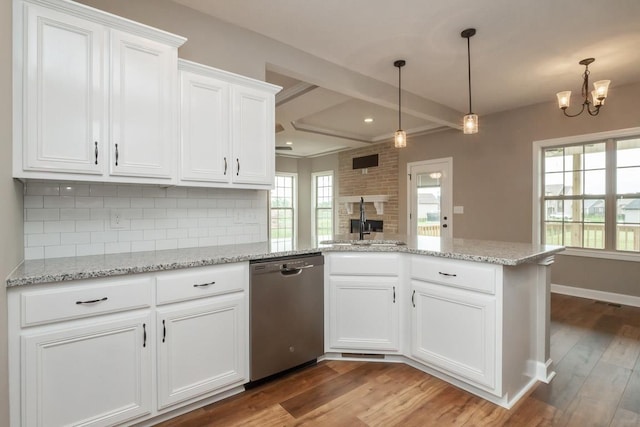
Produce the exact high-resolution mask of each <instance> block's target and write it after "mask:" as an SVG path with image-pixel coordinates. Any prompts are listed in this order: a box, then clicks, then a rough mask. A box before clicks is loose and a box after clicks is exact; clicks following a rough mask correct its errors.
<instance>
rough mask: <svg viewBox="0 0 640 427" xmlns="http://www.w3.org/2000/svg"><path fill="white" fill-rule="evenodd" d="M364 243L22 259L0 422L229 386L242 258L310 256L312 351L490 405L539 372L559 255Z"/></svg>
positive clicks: (115, 416) (240, 310)
mask: <svg viewBox="0 0 640 427" xmlns="http://www.w3.org/2000/svg"><path fill="white" fill-rule="evenodd" d="M372 237H374V239H373V240H369V241H366V242H355V243H357V244H352V243H354V242H351V241H349V236H347V237H346V239H338V240H339V241H337V242H334V243H331V244H327V245H321V246H319V247H310V248H302V249H297V250H294V251H284V252H283V251H273V250H271V248H270V247H269V244H268V243H266V242H263V243H255V244H242V245H231V246H218V247H209V248H191V249H181V250H167V251H156V252H141V253H127V254H114V255H103V256H87V257H75V258H60V259H48V260H33V261H26V262H25V263H23V264H22V265H21V266H19V267H18V268H17V269H16V271H15V272H14V273H13V274H12V275H11V276H10V277H9V278H8V279H7V292H8V305H9V307H8V311H9V358H10V375H11V377H10V384H11V390H10V408H11V420H12V421H11V423H12V425H14V426H18V425H23V424H29V423H31V422H36V420H37V419H41V417H43V416H44V417H48V418H49V419H54V420H57V421H59V422H60V424H68V423H76V422H80V421H82V422H84V423H86V425H111V424H114V423H115V424H119V425H131V424H139V423H140V424H141V425H152V424H153V423H155V422H158V421H159V420H161V419H166V418H169V417H172V416H175V415H177V414H179V413H183V412H185V411H188V410H192V409H195V408H197V407H201V406H203V405H205V404H209V403H211V402H215V401H216V400H220V399H223V398H225V397H228V396H230V395H232V394H235V393H239V392H242V391H243V390H244V388H243V385H244V384H245V383H246V382H248V380H249V372H248V371H249V367H248V353H249V345H248V338H249V331H248V319H249V310H248V305H247V295H248V289H249V287H248V284H249V274H248V264H249V261H252V260H259V259H269V258H277V257H282V256H289V255H299V254H308V253H318V252H322V253H323V254H324V255H325V259H326V264H325V286H324V288H325V289H324V295H325V356H324V357H326V358H333V359H343V358H347V359H352V358H358V359H363V360H374V361H387V362H402V363H407V364H410V365H411V366H414V367H416V368H418V369H421V370H423V371H425V372H428V373H430V374H432V375H435V376H438V377H440V378H442V379H444V380H445V381H448V382H450V383H453V384H455V385H457V386H459V387H460V388H463V389H465V390H468V391H470V392H472V393H475V394H477V395H479V396H481V397H483V398H485V399H487V400H490V401H492V402H494V403H497V404H499V405H501V406H504V407H510V406H512V405H513V404H514V403H515V402H516V401H517V400H518V399H519V398H520V397H521V396H522V395H523V394H524V393H526V391H527V390H529V389H530V388H531V387H532V386H533V385H534V384H535V383H536V381H538V380H541V381H549V380H550V379H551V378H552V376H553V371H552V364H551V360H550V359H549V332H548V326H549V266H550V265H551V263H552V262H553V255H554V254H555V253H557V252H559V251H561V250H562V249H563V248H562V247H557V246H539V245H530V244H519V243H504V242H487V241H477V240H465V239H453V240H451V241H446V240H440V239H435V238H426V239H423V238H419V239H413V240H411V239H409V240H406V241H402V243H404V244H399V243H400V242H398V241H392V240H396V239H395V238H393V239H392V238H391V237H390V236H386V237H383V236H372ZM405 239H406V238H405ZM229 331H232V332H229ZM356 354H357V356H356ZM115 355H117V356H118V357H114V356H115ZM194 357H195V358H196V359H197V360H198V361H199V362H200V363H194V362H193V361H194ZM67 360H74V361H77V362H72V363H66V361H67ZM112 368H113V372H111V369H112ZM95 372H99V374H98V375H94V373H95ZM78 373H80V374H78ZM106 378H108V379H109V381H107V382H105V379H106ZM69 396H72V397H73V399H70V397H69ZM96 396H97V397H99V399H97V398H96ZM78 400H80V401H82V403H83V404H82V405H77V404H75V403H73V404H69V402H76V401H78Z"/></svg>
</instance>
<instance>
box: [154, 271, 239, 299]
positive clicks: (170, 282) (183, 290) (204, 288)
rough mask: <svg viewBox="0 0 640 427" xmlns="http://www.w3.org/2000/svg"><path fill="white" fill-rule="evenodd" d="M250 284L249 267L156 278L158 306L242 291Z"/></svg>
mask: <svg viewBox="0 0 640 427" xmlns="http://www.w3.org/2000/svg"><path fill="white" fill-rule="evenodd" d="M248 284H249V268H248V264H247V263H233V264H225V265H216V266H212V267H199V268H193V269H188V270H182V271H177V272H171V273H162V274H159V275H158V277H157V295H156V298H157V303H158V305H160V304H168V303H171V302H176V301H184V300H190V299H196V298H204V297H208V296H212V295H219V294H225V293H229V292H237V291H243V290H245V289H246V288H247V286H248Z"/></svg>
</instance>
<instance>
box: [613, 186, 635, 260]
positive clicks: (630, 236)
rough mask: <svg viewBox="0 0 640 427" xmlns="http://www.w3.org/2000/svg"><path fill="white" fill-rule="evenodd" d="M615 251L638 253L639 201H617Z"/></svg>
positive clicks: (621, 199) (620, 199)
mask: <svg viewBox="0 0 640 427" xmlns="http://www.w3.org/2000/svg"><path fill="white" fill-rule="evenodd" d="M616 205H617V211H616V217H617V224H616V249H617V250H619V251H633V252H640V199H623V198H619V199H618V200H617V203H616Z"/></svg>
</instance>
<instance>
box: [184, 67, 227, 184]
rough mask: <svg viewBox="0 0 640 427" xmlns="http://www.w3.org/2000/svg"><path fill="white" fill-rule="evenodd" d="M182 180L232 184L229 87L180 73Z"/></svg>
mask: <svg viewBox="0 0 640 427" xmlns="http://www.w3.org/2000/svg"><path fill="white" fill-rule="evenodd" d="M180 96H181V100H180V119H181V120H180V151H181V152H180V166H181V167H180V179H181V180H182V181H196V182H225V183H226V182H229V181H230V177H231V156H230V153H229V146H230V141H229V101H230V100H229V84H228V83H226V82H223V81H221V80H217V79H214V78H212V77H208V76H200V75H197V74H194V73H190V72H187V71H182V72H180Z"/></svg>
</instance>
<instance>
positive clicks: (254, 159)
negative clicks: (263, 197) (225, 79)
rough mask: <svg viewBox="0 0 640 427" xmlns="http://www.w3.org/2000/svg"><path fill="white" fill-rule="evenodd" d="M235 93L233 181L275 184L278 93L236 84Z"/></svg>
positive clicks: (233, 105)
mask: <svg viewBox="0 0 640 427" xmlns="http://www.w3.org/2000/svg"><path fill="white" fill-rule="evenodd" d="M231 93H232V111H233V112H232V114H233V119H232V136H231V138H232V141H233V169H232V170H233V176H232V179H233V182H235V183H240V184H263V185H265V186H269V187H271V186H273V179H274V174H275V172H274V171H275V118H274V114H275V101H274V95H273V94H271V93H268V92H263V91H260V90H257V89H253V88H248V87H241V86H234V87H232V90H231Z"/></svg>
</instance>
